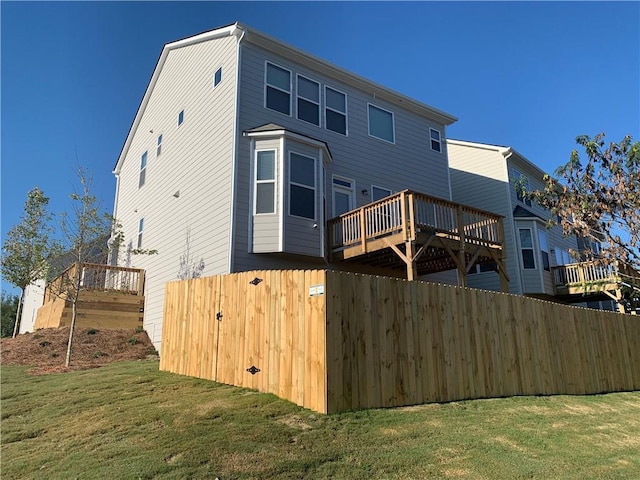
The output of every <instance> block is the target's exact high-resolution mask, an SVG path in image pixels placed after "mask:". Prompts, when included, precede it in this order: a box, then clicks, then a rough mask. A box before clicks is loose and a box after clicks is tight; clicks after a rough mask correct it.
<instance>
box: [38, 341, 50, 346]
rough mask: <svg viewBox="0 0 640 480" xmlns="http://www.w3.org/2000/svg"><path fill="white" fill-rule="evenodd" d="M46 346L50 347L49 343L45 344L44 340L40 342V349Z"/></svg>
mask: <svg viewBox="0 0 640 480" xmlns="http://www.w3.org/2000/svg"><path fill="white" fill-rule="evenodd" d="M48 345H51V342H47V341H46V340H43V341H42V342H40V346H41V347H46V346H48Z"/></svg>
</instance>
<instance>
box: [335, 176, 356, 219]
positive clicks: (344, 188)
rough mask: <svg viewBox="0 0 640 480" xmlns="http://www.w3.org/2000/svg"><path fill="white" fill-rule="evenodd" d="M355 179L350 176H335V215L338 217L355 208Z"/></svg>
mask: <svg viewBox="0 0 640 480" xmlns="http://www.w3.org/2000/svg"><path fill="white" fill-rule="evenodd" d="M354 183H355V182H354V181H353V180H350V179H348V178H341V177H333V185H332V188H333V202H332V203H333V216H334V217H337V216H339V215H342V214H343V213H346V212H348V211H350V210H353V209H354V208H355V207H356V206H355V192H354V188H353V186H354Z"/></svg>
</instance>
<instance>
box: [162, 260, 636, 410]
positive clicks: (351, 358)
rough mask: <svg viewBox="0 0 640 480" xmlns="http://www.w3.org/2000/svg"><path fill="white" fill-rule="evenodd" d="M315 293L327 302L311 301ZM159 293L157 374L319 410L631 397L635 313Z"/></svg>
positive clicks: (504, 300)
mask: <svg viewBox="0 0 640 480" xmlns="http://www.w3.org/2000/svg"><path fill="white" fill-rule="evenodd" d="M256 277H257V278H259V279H261V280H262V281H261V282H259V283H258V284H257V285H253V284H251V283H250V281H251V280H252V279H253V278H256ZM317 285H322V286H323V287H324V294H319V295H311V292H312V287H313V288H315V286H317ZM166 289H167V290H166V297H165V299H166V303H165V310H164V312H165V320H164V326H163V342H162V352H161V363H160V368H161V369H163V370H169V371H173V372H176V373H182V374H186V375H192V376H198V377H202V378H208V379H211V380H217V381H220V382H223V383H229V384H233V385H238V386H242V387H249V388H254V389H257V390H260V391H265V392H271V393H275V394H277V395H279V396H281V397H282V398H286V399H288V400H290V401H292V402H295V403H297V404H299V405H303V406H305V407H307V408H311V409H313V410H316V411H319V412H324V413H326V412H335V411H340V410H348V409H358V408H371V407H390V406H398V405H411V404H419V403H424V402H437V401H453V400H461V399H467V398H485V397H499V396H508V395H532V394H546V395H549V394H561V393H562V394H583V393H600V392H606V391H620V390H634V389H639V388H640V322H638V321H637V317H634V316H631V315H622V314H619V313H613V312H603V311H596V310H589V309H584V308H576V307H567V306H563V305H559V304H553V303H549V302H544V301H541V300H535V299H529V298H525V297H521V296H515V295H508V294H501V293H495V292H485V291H480V290H473V289H469V288H459V287H453V286H446V285H435V284H430V283H426V282H407V281H405V280H398V279H392V278H385V277H374V276H366V275H357V274H350V273H344V272H334V271H327V272H325V271H322V270H316V271H259V272H243V273H237V274H232V275H221V276H217V277H211V278H204V279H196V280H190V281H184V282H173V283H170V284H167V287H166ZM217 312H221V313H222V315H223V316H222V319H221V320H217V319H216V313H217ZM252 365H255V366H256V367H257V368H259V369H260V372H258V373H256V374H255V375H252V374H251V373H249V372H247V369H248V368H249V367H250V366H252Z"/></svg>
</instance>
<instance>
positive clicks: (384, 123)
mask: <svg viewBox="0 0 640 480" xmlns="http://www.w3.org/2000/svg"><path fill="white" fill-rule="evenodd" d="M369 135H371V136H372V137H376V138H379V139H381V140H384V141H386V142H390V143H394V142H395V138H394V131H393V113H391V112H388V111H387V110H383V109H382V108H380V107H376V106H375V105H371V104H369Z"/></svg>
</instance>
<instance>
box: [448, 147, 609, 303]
mask: <svg viewBox="0 0 640 480" xmlns="http://www.w3.org/2000/svg"><path fill="white" fill-rule="evenodd" d="M446 142H447V150H448V152H449V165H450V167H451V190H452V195H453V200H454V201H456V202H461V203H465V204H468V205H472V206H474V207H477V208H482V209H486V210H489V211H492V212H496V213H499V214H500V215H503V216H504V217H505V221H504V234H505V247H504V256H505V257H506V264H507V271H508V273H509V277H510V282H509V291H510V292H511V293H515V294H523V295H530V296H536V297H541V298H548V299H553V297H555V296H556V295H557V289H556V288H555V287H556V285H555V283H556V281H555V280H556V279H555V278H554V275H553V270H554V268H555V267H560V266H563V265H568V264H574V263H575V262H576V260H575V259H574V258H573V257H572V256H571V255H570V254H569V250H570V249H571V250H575V251H580V250H581V249H582V243H581V242H579V239H577V238H576V237H574V236H569V237H565V236H564V235H563V234H562V228H561V227H560V226H559V225H554V226H552V227H551V228H548V227H547V220H548V219H549V211H548V210H546V209H544V208H542V207H541V206H540V205H538V204H536V203H535V202H531V201H530V200H528V199H524V198H522V197H521V196H520V195H519V194H518V190H517V188H516V184H517V182H518V181H519V180H520V179H521V178H523V177H524V181H525V185H526V184H528V186H529V188H531V189H541V188H542V187H543V182H542V179H543V176H544V174H545V172H543V171H542V170H541V169H540V168H538V167H537V166H535V165H534V164H533V163H531V162H530V161H529V160H527V159H526V158H525V157H524V156H523V155H521V154H520V153H518V152H517V151H516V150H514V149H513V148H512V147H504V146H497V145H488V144H483V143H473V142H466V141H460V140H452V139H447V141H446ZM491 272H492V266H491V265H489V264H485V265H476V266H475V267H472V269H471V270H470V272H469V277H468V281H467V283H468V285H469V286H471V287H474V288H482V289H487V290H498V289H499V287H500V285H499V282H498V279H497V278H496V276H495V275H494V274H492V273H491ZM563 300H565V301H571V302H572V303H581V304H583V305H584V306H588V307H591V308H603V309H607V310H612V309H614V304H613V303H612V301H611V300H600V299H597V298H594V299H591V301H584V302H580V300H586V298H585V297H582V298H580V297H578V296H575V297H574V298H572V299H568V298H565V299H563Z"/></svg>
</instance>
